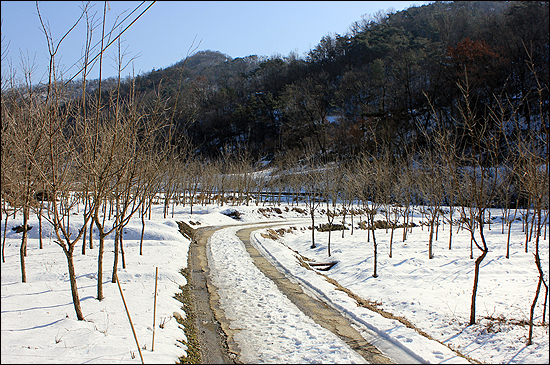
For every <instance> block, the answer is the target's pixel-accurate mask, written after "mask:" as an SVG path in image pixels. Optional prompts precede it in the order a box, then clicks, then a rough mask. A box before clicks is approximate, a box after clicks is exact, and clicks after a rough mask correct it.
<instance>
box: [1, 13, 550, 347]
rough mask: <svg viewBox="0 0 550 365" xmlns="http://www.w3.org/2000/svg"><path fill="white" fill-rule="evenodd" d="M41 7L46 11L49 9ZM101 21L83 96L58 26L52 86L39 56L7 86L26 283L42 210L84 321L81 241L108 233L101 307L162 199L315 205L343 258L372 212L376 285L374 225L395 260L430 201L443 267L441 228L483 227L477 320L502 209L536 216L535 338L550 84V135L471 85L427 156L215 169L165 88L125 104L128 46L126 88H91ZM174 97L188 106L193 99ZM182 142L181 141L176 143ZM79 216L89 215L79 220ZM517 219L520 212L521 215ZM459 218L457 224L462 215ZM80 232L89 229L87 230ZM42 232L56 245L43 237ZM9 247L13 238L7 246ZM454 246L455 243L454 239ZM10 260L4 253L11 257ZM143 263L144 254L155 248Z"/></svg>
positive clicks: (6, 183)
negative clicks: (62, 53) (344, 243)
mask: <svg viewBox="0 0 550 365" xmlns="http://www.w3.org/2000/svg"><path fill="white" fill-rule="evenodd" d="M37 11H38V14H39V16H40V11H39V8H38V6H37ZM105 11H106V10H105V9H104V10H103V12H104V13H105ZM94 18H95V14H91V13H90V9H89V8H88V7H87V6H84V8H83V12H82V17H81V18H80V19H79V20H78V21H81V20H82V19H85V21H86V22H87V28H88V30H89V31H88V32H87V36H86V37H87V38H86V45H87V46H86V48H85V57H84V58H83V60H84V61H83V65H82V90H83V92H82V97H81V98H79V99H74V98H70V97H68V96H67V89H66V88H65V82H64V76H63V75H62V74H60V73H59V72H58V66H57V63H56V62H57V50H58V49H59V45H60V43H61V42H63V39H65V37H64V36H63V37H61V38H60V39H61V40H60V41H54V40H53V39H54V37H53V36H52V35H51V33H50V32H49V29H48V27H47V26H46V25H45V23H44V22H42V24H43V30H44V34H45V36H46V41H47V44H48V49H49V52H50V68H49V74H48V81H47V91H46V92H45V93H38V92H37V91H36V90H37V89H36V88H34V87H33V85H34V81H33V76H34V65H33V64H32V63H31V62H29V61H25V60H22V61H23V62H22V64H21V69H22V73H23V77H22V79H21V80H17V79H16V77H15V73H12V77H10V78H8V79H4V78H3V79H2V100H1V103H2V156H1V157H2V181H1V182H2V187H1V192H2V199H3V205H2V207H3V208H2V209H3V210H2V213H3V214H5V215H6V223H7V219H8V217H9V216H12V215H13V216H14V217H15V215H16V212H20V213H21V214H22V216H23V224H22V226H23V227H22V240H21V246H20V255H19V256H20V261H21V277H22V281H23V282H26V281H27V277H26V267H25V257H26V255H27V237H28V230H29V227H28V221H29V217H30V214H31V213H35V214H37V216H38V217H39V220H40V222H41V219H45V220H46V221H48V222H49V223H50V224H51V226H52V227H53V232H54V234H55V241H56V243H57V244H58V245H59V246H60V248H61V249H62V250H63V252H64V254H65V256H66V259H67V265H68V272H69V277H70V281H71V290H72V295H73V303H74V306H75V311H76V313H77V317H78V319H83V315H82V310H81V308H80V301H79V298H78V290H77V285H76V276H77V275H76V273H75V268H74V263H73V257H74V254H75V248H76V247H77V244H78V243H79V242H80V241H81V240H82V241H81V244H82V246H81V249H82V251H81V252H82V254H86V248H87V247H88V248H90V249H93V244H94V243H93V234H92V232H93V230H96V232H97V233H98V238H99V242H98V250H97V255H98V267H97V269H98V274H97V299H98V300H102V299H103V297H104V296H103V271H104V270H103V264H104V262H103V255H104V252H105V247H106V238H107V237H108V236H110V235H114V242H113V251H114V261H113V271H112V281H113V282H116V275H117V268H118V267H119V259H120V260H121V261H122V266H123V267H125V258H124V246H123V241H122V236H123V235H122V232H123V228H124V227H125V225H127V224H128V222H129V220H130V219H131V218H132V217H134V215H135V214H138V215H139V216H140V217H141V220H142V227H145V222H144V221H145V217H146V216H147V215H149V218H150V217H151V212H152V204H154V203H155V202H157V201H158V203H160V204H163V205H164V217H165V218H166V217H168V215H169V212H170V204H172V217H174V206H175V205H176V204H184V205H185V204H188V205H189V206H190V211H191V212H193V207H194V206H195V205H197V204H201V205H205V204H212V203H214V204H220V205H222V206H223V205H224V204H231V205H239V204H244V205H250V204H251V203H252V204H256V205H257V206H259V205H260V204H262V205H266V204H274V205H280V204H281V203H282V202H283V201H285V202H288V201H289V200H290V202H291V203H290V204H291V205H293V204H294V203H295V202H299V201H303V202H304V204H305V206H306V208H307V210H308V212H307V213H308V214H309V216H310V217H311V220H312V224H311V226H312V230H311V232H312V244H311V247H312V248H315V247H316V244H315V229H314V228H315V226H316V225H315V218H316V213H318V212H319V211H321V210H322V211H323V212H324V215H325V216H326V218H327V226H328V231H329V235H328V239H329V241H328V245H327V248H328V255H329V256H331V242H330V237H331V236H330V232H331V231H332V229H333V227H334V224H335V219H336V218H337V217H342V225H343V224H344V221H345V219H346V216H347V215H349V216H350V217H351V219H352V221H353V217H354V215H355V214H357V212H356V210H355V209H354V207H355V206H357V205H361V206H362V207H363V209H361V213H359V214H365V216H366V219H367V222H366V225H365V227H366V228H370V229H367V242H368V243H370V239H371V234H372V241H373V246H372V247H373V258H374V266H373V276H374V277H378V273H377V256H378V245H377V242H376V235H375V229H374V228H375V227H376V226H377V221H376V217H377V215H378V214H384V215H385V220H384V222H385V223H383V228H385V229H387V230H388V229H391V239H390V244H389V253H388V254H389V256H390V257H391V256H392V254H393V252H392V250H393V247H392V243H393V239H394V235H393V233H394V231H395V229H396V228H397V227H398V225H399V224H401V226H402V227H403V240H405V239H407V232H408V231H407V230H408V228H409V223H412V221H411V217H412V210H411V209H410V207H411V205H413V204H417V205H422V206H424V207H425V208H424V210H423V214H426V217H427V222H428V223H427V228H428V229H429V244H428V257H429V258H430V259H431V258H433V257H434V255H435V252H434V245H433V242H434V236H435V239H437V234H438V227H439V221H440V220H441V221H443V222H445V221H446V223H449V224H450V232H452V227H453V225H456V226H459V227H460V229H466V230H467V231H469V233H470V237H471V245H470V253H469V256H470V258H471V259H474V246H475V247H476V248H477V250H478V254H479V255H478V256H477V257H476V258H475V261H474V269H475V270H474V283H473V289H472V300H471V310H470V323H471V324H472V323H474V322H475V302H476V294H477V283H478V280H479V275H480V267H481V263H482V261H483V260H484V258H485V257H486V255H487V253H488V252H489V249H490V242H487V240H486V237H485V231H484V230H485V229H486V228H485V227H486V225H487V224H489V223H490V221H491V220H490V216H488V214H489V212H490V211H489V208H492V207H495V206H501V207H503V208H504V209H505V212H506V214H507V215H506V217H507V219H506V222H507V224H508V234H509V232H510V229H511V225H512V222H513V221H514V219H515V217H516V213H517V212H518V210H519V211H520V213H522V216H523V217H524V220H523V222H522V223H523V225H524V229H525V234H526V240H525V251H526V252H527V251H528V243H529V242H530V241H531V239H532V237H533V235H534V239H535V250H534V251H535V252H533V254H534V262H535V265H536V266H537V270H538V272H539V277H538V284H537V290H536V295H535V298H534V300H533V304H532V306H531V317H530V325H531V327H530V332H529V343H530V342H531V338H532V322H533V316H534V309H535V306H536V303H537V300H538V297H539V293H540V290H541V287H542V286H544V287H545V288H546V294H545V298H544V300H545V303H546V300H547V298H548V285H547V283H546V281H545V280H544V272H543V268H542V266H541V260H540V256H539V244H540V237H541V236H542V234H544V235H545V236H546V231H544V233H543V231H542V229H543V227H544V228H545V227H547V224H546V222H547V221H548V167H549V161H548V135H549V134H548V114H547V110H545V109H544V108H545V106H544V105H545V104H544V100H545V99H544V98H545V96H544V95H547V93H548V90H547V89H545V87H547V86H544V85H539V88H538V90H537V92H538V93H539V96H540V99H541V103H540V108H541V109H540V112H539V115H540V118H539V119H540V120H539V127H538V128H535V127H533V128H531V129H527V130H526V129H525V128H523V127H522V125H521V118H520V113H519V110H518V109H515V108H514V105H515V104H514V103H512V102H510V103H508V104H506V103H504V102H502V101H500V100H501V99H497V103H496V105H497V106H498V107H497V108H495V109H493V110H489V111H488V112H487V113H486V115H483V116H481V115H476V114H475V111H474V110H477V109H475V108H472V97H471V96H470V92H469V86H468V82H467V79H466V80H465V82H464V83H462V84H459V85H458V86H459V89H460V92H461V94H462V99H461V102H460V104H458V107H459V110H460V115H461V118H460V119H459V120H454V119H445V118H442V117H441V114H442V113H441V111H436V110H434V111H433V117H434V118H433V119H434V123H433V124H432V125H431V126H430V127H429V128H428V129H425V130H424V134H425V140H426V141H427V142H426V145H425V146H423V147H424V148H418V149H416V150H415V151H410V153H408V154H407V155H395V153H394V152H393V150H392V149H391V148H390V146H388V145H379V146H377V147H378V148H375V149H373V150H372V151H374V152H371V153H369V154H364V155H361V156H360V157H359V158H357V159H350V160H348V161H334V162H333V163H332V164H328V163H327V162H328V161H327V160H326V156H327V151H325V150H324V149H323V148H317V147H313V145H309V146H306V147H305V148H304V150H303V151H302V153H296V154H295V153H292V151H290V152H289V153H287V154H286V155H282V156H284V157H283V158H281V159H279V160H278V161H274V162H273V164H272V165H273V166H272V167H271V170H262V169H261V168H259V167H258V165H256V164H255V163H254V161H253V159H252V158H251V157H250V154H249V153H248V152H247V151H246V150H242V151H233V150H230V149H227V150H226V151H224V153H223V154H222V157H221V158H220V159H219V160H215V161H213V160H206V159H201V158H199V157H197V156H195V155H193V153H192V152H191V151H192V148H191V146H190V145H188V144H187V145H186V144H182V143H181V138H180V137H181V136H179V135H176V132H175V130H174V127H173V125H174V124H173V118H174V114H173V112H174V111H175V110H176V107H175V106H174V107H168V106H167V105H168V100H166V99H163V97H162V96H161V95H162V92H161V91H162V90H161V88H162V86H161V85H159V86H158V92H157V98H156V99H154V100H153V101H152V102H151V101H148V102H147V103H144V102H142V101H141V100H140V96H139V95H137V94H136V93H135V92H131V93H130V97H129V98H122V97H121V79H120V75H121V73H122V71H123V70H124V69H125V67H127V66H128V64H129V62H128V61H127V60H126V58H125V53H124V51H123V50H122V44H121V42H120V41H119V42H118V44H117V45H118V47H117V52H116V57H115V58H114V59H115V63H116V67H117V69H118V75H119V77H118V83H117V85H116V87H113V88H110V89H108V90H102V87H101V81H100V83H99V88H98V90H97V92H95V93H91V94H88V93H86V91H85V90H86V83H87V77H88V68H89V67H90V68H91V65H89V64H88V60H89V59H95V60H97V62H99V63H100V67H99V69H100V71H101V63H102V62H103V58H104V57H103V52H104V49H103V48H102V51H101V52H100V54H99V57H98V58H92V57H91V55H90V54H89V52H90V48H89V44H92V43H93V42H92V37H93V35H94V32H93V31H92V30H93V29H95V28H97V25H96V23H94V21H93V19H94ZM100 24H101V25H102V26H103V29H102V32H101V33H102V38H101V39H102V42H103V40H104V39H105V37H104V34H106V33H107V34H110V32H105V22H103V23H100ZM71 30H72V28H71ZM71 30H69V32H70V31H71ZM69 32H68V33H69ZM106 43H110V42H108V41H107V42H106ZM130 61H131V60H130ZM100 80H101V73H100ZM173 97H174V98H175V100H176V101H175V102H176V103H177V100H179V91H178V93H177V94H176V95H173ZM499 101H500V102H499ZM520 105H521V103H520ZM546 107H547V106H546ZM534 124H535V123H533V122H532V123H531V126H533V125H534ZM422 125H423V126H427V125H428V124H427V123H423V124H422ZM541 136H543V138H541ZM175 140H177V141H178V143H177V144H176V143H173V142H174V141H175ZM465 141H466V142H467V143H465ZM175 145H177V148H175V147H174V146H175ZM319 150H321V153H319V152H318V151H319ZM283 198H285V199H283ZM354 203H355V204H354ZM81 205H83V208H82V209H80V208H81ZM444 207H448V209H449V215H446V214H443V209H444ZM75 208H76V209H77V211H78V212H79V214H80V215H81V216H80V217H79V218H78V223H77V224H75V222H74V220H75V219H77V218H76V217H75V216H74V215H73V212H74V210H75ZM509 208H512V209H509ZM511 210H514V215H513V217H512V216H511V215H508V212H509V211H511ZM455 213H456V214H457V215H458V218H457V219H453V214H455ZM111 218H113V219H111ZM5 226H7V224H6V225H5ZM75 226H76V227H79V228H78V229H76V230H75V228H74V227H75ZM352 227H353V224H352ZM39 229H40V231H41V227H39ZM143 229H144V228H142V240H143ZM88 230H89V235H87V231H88ZM503 232H504V227H503ZM39 234H40V237H42V232H40V233H39ZM342 234H344V231H342ZM86 239H88V244H86ZM4 243H5V232H4V241H3V248H4ZM448 247H449V249H451V247H452V234H450V235H449V244H448ZM3 252H4V250H3V249H2V258H3V259H4V256H3ZM140 254H143V249H142V246H141V245H140ZM507 257H509V255H508V252H507ZM543 318H544V315H543Z"/></svg>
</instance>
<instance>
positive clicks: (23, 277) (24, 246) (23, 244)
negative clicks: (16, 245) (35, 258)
mask: <svg viewBox="0 0 550 365" xmlns="http://www.w3.org/2000/svg"><path fill="white" fill-rule="evenodd" d="M28 221H29V208H28V207H25V206H23V235H22V237H21V247H20V249H19V257H20V258H21V260H20V261H21V282H23V283H26V282H27V269H26V267H25V256H27V229H28V224H27V223H28Z"/></svg>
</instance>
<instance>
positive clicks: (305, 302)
mask: <svg viewBox="0 0 550 365" xmlns="http://www.w3.org/2000/svg"><path fill="white" fill-rule="evenodd" d="M261 228H264V227H253V228H244V229H241V230H239V231H237V237H239V239H240V240H241V241H242V242H243V243H244V245H245V247H246V250H247V252H248V253H249V255H250V256H251V257H252V260H253V261H254V264H255V265H256V267H257V268H258V269H260V271H261V272H262V273H263V274H264V275H265V276H267V277H268V278H270V279H271V280H272V281H273V282H274V283H275V284H276V285H277V287H278V288H279V290H280V291H281V292H282V293H283V294H285V295H286V296H287V298H288V299H290V301H291V302H292V303H294V305H296V306H297V307H298V308H299V309H300V310H301V311H302V312H303V313H304V314H305V315H307V316H309V317H310V318H311V319H313V320H314V321H315V322H316V323H317V324H319V325H320V326H321V327H323V328H325V329H327V330H329V331H331V332H332V333H334V334H335V335H336V336H338V337H339V338H340V339H341V340H343V341H344V342H345V343H347V344H348V346H349V347H351V348H352V349H353V350H354V351H355V352H357V353H358V354H359V355H361V356H362V357H363V358H364V359H365V360H366V361H367V362H368V363H370V364H391V363H392V362H391V360H390V359H388V358H387V357H386V356H384V355H383V354H382V353H381V352H380V351H379V350H378V349H377V348H376V347H375V346H373V345H371V344H370V343H368V342H367V341H366V340H365V339H364V338H363V336H361V334H360V333H359V332H358V331H357V330H355V328H353V327H352V326H351V323H350V322H349V321H348V320H347V319H346V318H345V317H343V316H342V314H341V313H340V312H339V311H337V310H336V309H334V308H332V307H330V306H328V305H327V304H325V303H324V302H321V301H319V300H317V299H316V298H314V297H312V296H309V295H307V294H306V293H304V291H303V290H302V287H301V286H300V285H299V284H296V283H294V282H292V281H290V280H289V279H288V278H287V277H286V276H285V275H284V274H282V273H281V272H279V271H278V270H277V268H275V267H274V266H273V265H272V264H271V263H270V262H269V261H268V260H267V259H266V258H265V257H263V256H262V254H261V253H260V252H259V251H258V250H257V249H256V248H255V247H254V246H252V244H251V243H250V234H251V233H252V232H253V231H256V230H258V229H261Z"/></svg>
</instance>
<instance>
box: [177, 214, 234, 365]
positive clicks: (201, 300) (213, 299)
mask: <svg viewBox="0 0 550 365" xmlns="http://www.w3.org/2000/svg"><path fill="white" fill-rule="evenodd" d="M180 226H181V225H180ZM217 229H219V228H211V229H200V230H197V231H195V232H192V233H191V235H192V237H190V238H191V244H190V245H189V257H188V260H187V267H188V269H189V272H190V276H191V277H190V286H191V293H192V295H193V298H194V304H195V327H196V333H197V337H198V339H199V343H200V344H201V348H200V352H201V363H203V364H234V363H238V353H239V350H238V346H237V344H236V343H235V342H234V341H233V336H232V331H231V330H230V329H229V321H228V320H227V319H225V316H224V314H223V311H222V310H221V309H220V307H219V303H218V295H217V293H216V291H217V290H216V287H215V286H214V285H213V284H212V282H211V280H210V269H209V267H208V260H207V255H206V243H207V241H208V238H209V237H210V236H211V235H212V233H214V232H215V231H216V230H217Z"/></svg>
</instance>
